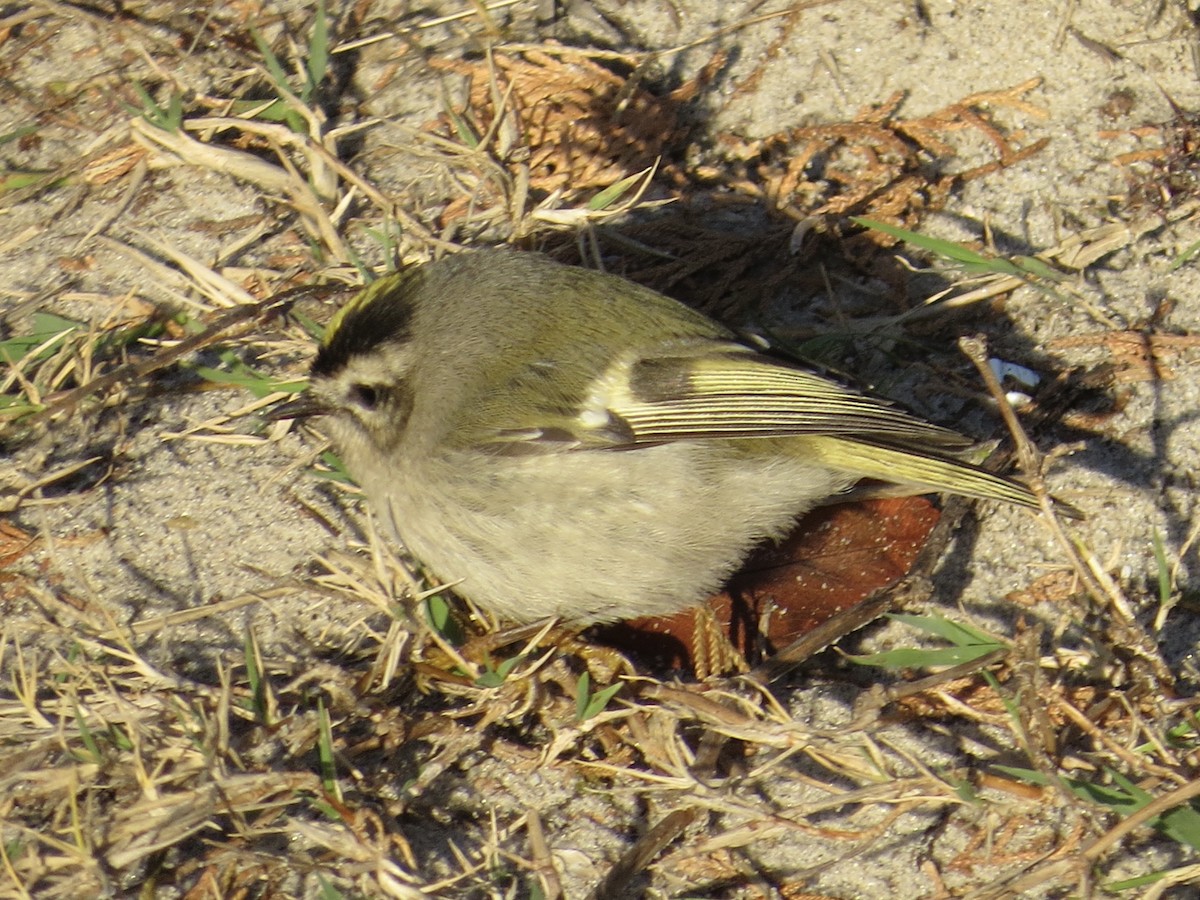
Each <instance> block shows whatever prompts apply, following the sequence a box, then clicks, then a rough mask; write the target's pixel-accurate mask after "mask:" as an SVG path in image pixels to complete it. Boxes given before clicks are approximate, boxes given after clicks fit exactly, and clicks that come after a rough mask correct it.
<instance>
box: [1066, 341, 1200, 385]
mask: <svg viewBox="0 0 1200 900" xmlns="http://www.w3.org/2000/svg"><path fill="white" fill-rule="evenodd" d="M1079 347H1103V348H1104V349H1105V350H1107V351H1108V352H1109V353H1111V354H1112V356H1113V378H1114V379H1115V380H1117V381H1119V382H1126V383H1129V382H1138V381H1173V380H1174V379H1175V373H1174V371H1172V370H1171V369H1170V368H1169V367H1168V366H1167V365H1166V363H1165V360H1166V358H1167V357H1169V356H1172V355H1178V354H1179V353H1180V352H1182V351H1184V350H1194V349H1196V348H1198V347H1200V337H1198V336H1196V335H1190V334H1154V333H1147V332H1143V331H1108V332H1102V333H1100V334H1081V335H1075V336H1073V337H1065V338H1059V339H1057V340H1054V341H1051V342H1050V348H1051V349H1052V350H1066V349H1071V348H1079Z"/></svg>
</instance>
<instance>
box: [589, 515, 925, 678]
mask: <svg viewBox="0 0 1200 900" xmlns="http://www.w3.org/2000/svg"><path fill="white" fill-rule="evenodd" d="M939 516H940V513H939V512H938V510H937V509H936V508H935V507H934V506H933V505H932V504H931V503H930V502H929V501H928V500H925V499H923V498H921V497H901V498H886V499H877V500H865V501H862V502H859V503H853V504H840V505H837V506H829V507H824V508H822V509H819V510H816V511H815V512H813V513H810V514H809V515H808V516H806V517H805V518H804V519H802V520H801V522H800V524H799V526H798V527H797V528H796V530H795V531H794V532H793V533H792V534H791V536H790V537H788V538H787V539H786V540H784V541H783V542H782V543H780V544H778V545H776V546H772V547H766V548H763V549H762V550H760V551H758V552H757V553H755V554H754V555H753V556H751V558H750V559H749V560H748V561H747V563H746V565H745V566H744V567H743V568H742V570H741V571H740V572H739V573H738V574H737V575H735V576H734V577H733V579H732V581H731V582H730V586H729V588H728V589H727V590H726V591H725V592H723V593H721V594H719V595H717V596H716V597H714V598H712V599H711V600H710V601H709V604H710V606H711V608H712V611H713V613H714V615H715V618H716V621H717V623H718V624H719V625H720V626H721V628H722V630H723V631H724V633H725V634H726V635H727V636H728V637H729V640H730V642H731V643H732V645H733V647H734V648H736V650H737V651H738V652H739V653H741V654H742V655H743V656H744V657H746V658H747V659H750V660H755V659H757V658H758V657H760V656H762V655H764V654H768V653H770V652H773V651H774V650H775V649H778V648H779V647H783V646H786V645H787V644H789V643H790V642H791V641H793V640H794V639H796V638H797V637H800V636H801V635H804V634H806V633H807V632H809V631H811V630H812V629H813V628H815V627H816V626H817V625H819V624H821V623H823V622H825V621H826V620H828V619H830V618H833V617H834V616H835V615H837V614H838V613H840V612H842V611H844V610H846V609H849V608H850V607H852V606H854V605H855V604H857V603H859V602H860V601H861V600H863V599H864V598H866V597H867V596H868V595H870V594H871V593H872V592H873V591H875V590H878V589H879V588H882V587H885V586H887V585H889V584H891V583H893V582H895V581H896V580H898V579H899V578H901V577H903V575H904V574H905V573H906V572H907V571H908V568H909V566H910V565H911V564H912V562H913V560H914V559H915V558H916V555H917V553H919V552H920V550H921V547H922V546H924V543H925V540H926V538H927V537H928V536H929V532H930V531H931V530H932V529H933V526H934V525H935V524H937V520H938V518H939ZM700 637H701V632H700V629H698V628H697V613H696V612H695V611H688V612H685V613H680V614H679V615H676V616H672V617H670V618H662V619H636V620H634V621H631V622H626V623H623V624H621V625H615V626H612V627H611V628H608V629H605V630H604V640H605V642H611V643H615V644H616V645H617V646H618V647H619V648H621V649H622V650H623V651H625V652H628V653H631V654H633V655H635V656H638V657H640V658H643V659H647V660H651V661H652V662H653V664H655V665H661V666H668V667H683V666H688V667H690V666H691V665H693V664H694V663H695V662H696V660H695V659H694V657H693V653H694V652H695V650H696V645H697V643H698V641H699V639H700Z"/></svg>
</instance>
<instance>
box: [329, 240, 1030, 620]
mask: <svg viewBox="0 0 1200 900" xmlns="http://www.w3.org/2000/svg"><path fill="white" fill-rule="evenodd" d="M309 392H310V395H309V398H308V400H309V405H310V411H312V409H313V408H314V407H315V409H317V410H319V411H321V412H324V413H327V414H328V416H329V419H328V424H329V428H330V431H331V434H332V436H333V439H334V443H335V444H336V445H337V446H338V447H339V448H340V450H341V452H342V454H343V458H344V460H345V462H346V464H347V466H348V467H349V469H350V471H351V473H352V474H353V475H354V476H355V477H356V478H357V479H358V480H359V481H360V483H361V484H362V487H363V489H364V490H365V491H366V494H367V498H368V502H369V503H370V504H371V505H372V507H373V508H374V510H375V511H376V512H377V513H378V514H379V515H380V516H381V517H382V518H383V519H384V520H385V521H386V523H387V527H388V528H389V529H390V530H391V531H393V532H394V534H395V535H396V536H397V537H398V538H399V539H400V540H402V541H403V543H404V545H405V547H406V548H407V549H408V550H409V551H410V552H411V553H413V554H414V555H415V556H416V557H418V558H419V559H420V560H422V561H423V562H424V563H425V564H426V565H427V566H429V567H430V569H431V570H432V571H433V572H434V573H435V574H436V575H437V576H438V577H440V578H442V579H445V580H448V581H450V580H453V581H458V582H459V583H458V585H457V586H456V588H455V590H456V591H458V592H459V593H460V594H462V595H464V596H466V597H468V598H470V599H471V600H472V601H473V602H474V603H476V604H477V605H478V606H480V607H481V608H483V609H486V610H491V611H493V612H495V613H497V614H498V615H500V616H501V617H503V618H506V619H511V620H515V621H518V622H528V621H533V620H537V619H541V618H544V617H547V616H557V617H559V618H561V619H562V620H564V621H569V622H575V623H590V622H605V621H614V620H617V619H624V618H631V617H637V616H654V615H664V614H668V613H673V612H676V611H678V610H680V609H682V608H684V607H686V606H689V605H690V604H693V603H696V602H697V601H699V600H701V599H703V598H704V597H705V596H707V595H708V594H710V593H711V592H712V591H714V590H715V589H717V588H718V587H719V586H720V585H721V583H722V582H723V581H724V580H725V578H726V577H727V576H728V575H729V574H730V573H731V572H732V571H733V570H734V569H735V568H736V567H737V566H738V565H739V563H740V562H741V561H742V559H743V558H744V557H745V556H746V554H747V553H748V552H749V551H750V550H751V549H752V548H753V547H754V546H755V545H756V544H759V543H760V542H762V541H764V540H767V539H771V538H778V537H780V536H782V535H783V534H784V533H786V532H787V531H788V529H789V528H790V527H791V525H792V524H793V522H794V521H795V520H796V518H797V517H798V516H799V515H801V514H802V513H804V512H805V511H806V510H808V509H810V508H811V507H813V506H814V505H816V504H819V503H821V502H823V501H826V500H828V499H829V498H830V497H831V496H833V495H836V494H837V493H839V492H840V491H844V490H845V489H846V488H848V487H849V486H850V485H852V484H853V483H854V482H856V481H857V480H858V479H859V478H862V477H870V478H877V479H882V480H885V481H888V482H894V483H899V484H904V485H910V486H913V487H916V488H919V489H925V490H930V491H951V492H954V493H959V494H966V495H969V496H973V497H984V498H995V499H1000V500H1006V501H1008V502H1011V503H1019V504H1023V505H1026V506H1034V505H1035V500H1034V497H1033V495H1032V494H1031V493H1030V492H1029V491H1028V490H1027V489H1026V488H1025V487H1023V486H1021V485H1019V484H1016V483H1014V482H1011V481H1008V480H1006V479H1003V478H1000V477H998V476H995V475H991V474H989V473H987V472H984V471H982V470H980V469H977V468H975V467H974V466H972V465H970V464H968V463H965V462H963V461H961V460H959V459H956V458H955V457H954V455H953V454H954V453H955V452H956V451H960V450H962V449H964V448H965V447H966V446H967V441H966V440H965V439H964V438H962V437H961V436H960V435H958V434H956V433H954V432H952V431H947V430H945V429H943V428H939V427H937V426H935V425H931V424H929V423H927V422H924V421H922V420H920V419H918V418H916V417H915V416H912V415H910V414H908V413H905V412H902V411H900V410H899V409H896V408H894V407H892V406H890V405H888V404H887V403H885V402H883V401H880V400H876V399H872V398H869V397H866V396H863V395H860V394H858V393H855V392H853V391H851V390H849V389H847V388H844V387H842V386H840V385H838V384H836V383H834V382H832V381H830V380H828V379H826V378H823V377H821V376H819V375H816V374H813V373H812V372H810V371H806V370H805V369H803V368H800V367H798V366H795V365H791V364H789V363H786V362H781V361H779V360H777V359H774V358H772V357H769V356H766V355H764V354H762V353H760V352H757V351H756V350H754V349H753V348H751V347H748V346H746V345H745V344H743V343H740V342H739V341H738V340H737V339H736V338H735V337H734V336H733V335H732V334H731V333H730V332H729V331H727V330H726V329H725V328H723V327H721V326H720V325H718V324H716V323H715V322H713V321H712V320H710V319H708V318H706V317H705V316H703V315H701V314H699V313H697V312H694V311H693V310H691V309H689V308H687V307H686V306H683V305H682V304H680V303H677V302H676V301H674V300H671V299H669V298H667V297H664V296H662V295H661V294H657V293H655V292H653V291H651V290H648V289H646V288H643V287H639V286H638V285H636V284H632V283H631V282H628V281H626V280H624V279H622V278H617V277H614V276H611V275H604V274H600V273H598V272H593V271H588V270H585V269H579V268H574V267H572V266H565V265H561V264H559V263H556V262H553V261H552V260H550V259H547V258H546V257H543V256H539V255H536V254H532V253H519V252H508V251H477V252H472V253H463V254H460V255H455V256H451V257H449V258H447V259H443V260H441V261H440V262H435V263H431V264H429V265H425V266H421V267H419V268H417V269H415V270H411V271H406V272H404V273H402V274H399V275H391V276H388V277H385V278H381V279H380V280H378V281H376V282H374V283H373V284H371V285H370V286H369V287H367V288H366V289H365V290H364V291H363V292H362V293H361V294H359V295H358V296H357V297H356V298H354V299H353V300H351V301H350V302H349V303H348V304H347V305H346V306H345V308H343V309H342V310H341V311H340V312H339V313H338V314H337V315H336V316H335V318H334V319H333V321H332V322H331V323H330V326H329V328H328V330H327V333H326V335H325V339H324V341H323V343H322V345H321V348H320V352H319V353H318V355H317V358H316V360H315V362H314V363H313V366H312V380H311V385H310V387H309Z"/></svg>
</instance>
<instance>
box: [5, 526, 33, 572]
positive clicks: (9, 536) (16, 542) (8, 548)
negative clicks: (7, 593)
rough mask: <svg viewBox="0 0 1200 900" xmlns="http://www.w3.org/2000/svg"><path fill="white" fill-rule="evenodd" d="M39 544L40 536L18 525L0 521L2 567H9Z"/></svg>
mask: <svg viewBox="0 0 1200 900" xmlns="http://www.w3.org/2000/svg"><path fill="white" fill-rule="evenodd" d="M37 545H38V538H37V537H35V536H34V535H32V534H29V533H28V532H25V531H22V530H21V529H20V528H18V527H17V526H16V525H12V524H10V523H8V522H0V569H4V568H7V567H8V566H11V565H12V564H13V563H15V562H16V561H17V560H19V559H20V558H21V557H23V556H26V555H27V554H29V553H30V552H31V551H32V550H33V549H34V547H36V546H37Z"/></svg>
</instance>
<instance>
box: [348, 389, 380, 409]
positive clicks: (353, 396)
mask: <svg viewBox="0 0 1200 900" xmlns="http://www.w3.org/2000/svg"><path fill="white" fill-rule="evenodd" d="M382 397H383V392H382V391H381V390H380V389H379V388H377V387H374V386H372V385H369V384H355V385H351V386H350V402H351V403H353V404H354V405H355V406H358V407H360V408H362V409H366V410H373V409H375V408H376V407H377V406H379V401H380V400H381V399H382Z"/></svg>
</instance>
